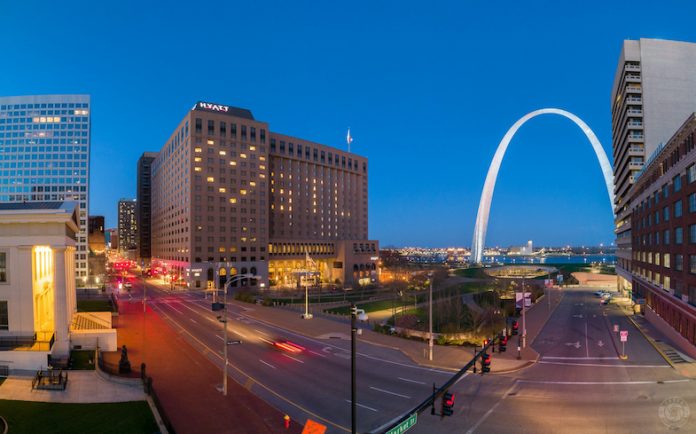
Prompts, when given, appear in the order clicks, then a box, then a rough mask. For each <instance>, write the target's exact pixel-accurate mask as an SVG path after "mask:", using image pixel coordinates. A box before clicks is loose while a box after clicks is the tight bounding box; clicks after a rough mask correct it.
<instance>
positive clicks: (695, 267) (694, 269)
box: [689, 255, 696, 274]
mask: <svg viewBox="0 0 696 434" xmlns="http://www.w3.org/2000/svg"><path fill="white" fill-rule="evenodd" d="M689 273H691V274H696V255H689Z"/></svg>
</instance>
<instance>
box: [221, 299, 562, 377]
mask: <svg viewBox="0 0 696 434" xmlns="http://www.w3.org/2000/svg"><path fill="white" fill-rule="evenodd" d="M559 291H562V290H555V291H554V294H553V296H552V303H551V310H550V311H549V309H548V307H547V302H546V299H544V298H541V299H540V302H538V303H536V304H535V305H534V306H532V307H531V308H530V309H529V310H528V311H527V315H526V317H527V348H525V349H523V350H522V351H521V359H520V360H518V359H517V348H516V340H514V337H511V341H510V344H508V348H507V351H506V352H505V353H498V352H496V353H495V359H494V369H493V370H492V373H499V374H503V373H510V372H515V371H517V370H520V369H522V368H525V367H527V366H531V365H532V364H534V362H536V360H537V359H538V358H539V354H538V353H537V352H536V351H534V350H533V349H532V348H531V346H530V344H531V343H532V342H533V340H534V338H535V337H536V336H537V334H539V332H540V331H541V329H542V328H543V326H544V324H546V321H547V320H548V318H549V316H550V314H551V313H553V311H554V310H555V308H556V306H558V303H560V300H561V298H562V292H561V293H560V296H559ZM233 303H234V304H236V305H237V306H239V307H241V308H243V309H244V311H245V312H244V314H245V315H247V316H249V317H250V318H253V319H256V320H259V321H262V322H266V323H269V324H272V325H274V326H276V327H279V328H282V329H286V330H291V331H293V332H295V333H299V334H301V335H305V336H309V337H312V338H315V339H332V338H338V339H345V340H350V323H349V322H348V321H345V322H344V321H339V320H330V319H326V318H322V317H321V316H319V315H315V316H314V318H312V319H311V320H305V319H302V318H300V314H299V313H298V312H294V311H291V310H286V309H279V308H273V307H266V306H261V305H250V304H247V303H242V302H238V301H234V302H233ZM520 326H521V321H520ZM520 328H521V327H520ZM358 339H359V340H360V341H363V342H368V343H370V344H373V345H377V346H381V347H386V348H391V349H394V350H398V351H401V352H402V353H403V354H405V355H406V356H407V357H409V358H410V359H411V360H413V361H414V362H415V363H417V364H419V365H421V366H428V367H432V368H440V369H448V370H452V371H458V370H460V369H461V368H462V367H463V366H464V365H465V364H466V363H467V362H468V361H469V360H471V357H472V356H473V348H471V347H458V346H440V345H435V346H434V348H433V360H432V361H429V360H428V358H427V354H428V353H427V352H428V344H427V342H423V341H417V340H410V339H403V338H399V337H395V336H388V335H385V334H382V333H377V332H374V331H372V330H369V329H363V331H362V335H360V336H359V338H358ZM513 343H514V345H512V344H513Z"/></svg>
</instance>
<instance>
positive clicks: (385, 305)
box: [327, 297, 413, 315]
mask: <svg viewBox="0 0 696 434" xmlns="http://www.w3.org/2000/svg"><path fill="white" fill-rule="evenodd" d="M409 298H410V302H404V301H399V300H393V301H392V300H379V301H369V302H366V303H357V304H356V306H357V307H358V309H365V312H366V313H370V312H375V311H378V310H385V309H391V308H392V307H394V306H397V307H399V306H413V297H409ZM327 312H331V313H338V314H341V315H349V314H350V306H341V307H335V308H333V309H328V310H327Z"/></svg>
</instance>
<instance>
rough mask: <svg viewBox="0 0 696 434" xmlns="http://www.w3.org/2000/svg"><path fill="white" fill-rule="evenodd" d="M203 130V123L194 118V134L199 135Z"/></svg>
mask: <svg viewBox="0 0 696 434" xmlns="http://www.w3.org/2000/svg"><path fill="white" fill-rule="evenodd" d="M202 128H203V121H202V120H201V119H200V118H196V132H197V133H200V132H201V130H202Z"/></svg>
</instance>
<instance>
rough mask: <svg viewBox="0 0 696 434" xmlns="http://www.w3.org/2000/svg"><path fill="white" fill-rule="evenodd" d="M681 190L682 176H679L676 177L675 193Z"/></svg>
mask: <svg viewBox="0 0 696 434" xmlns="http://www.w3.org/2000/svg"><path fill="white" fill-rule="evenodd" d="M680 190H681V176H680V175H677V176H675V177H674V192H675V193H676V192H678V191H680Z"/></svg>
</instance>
